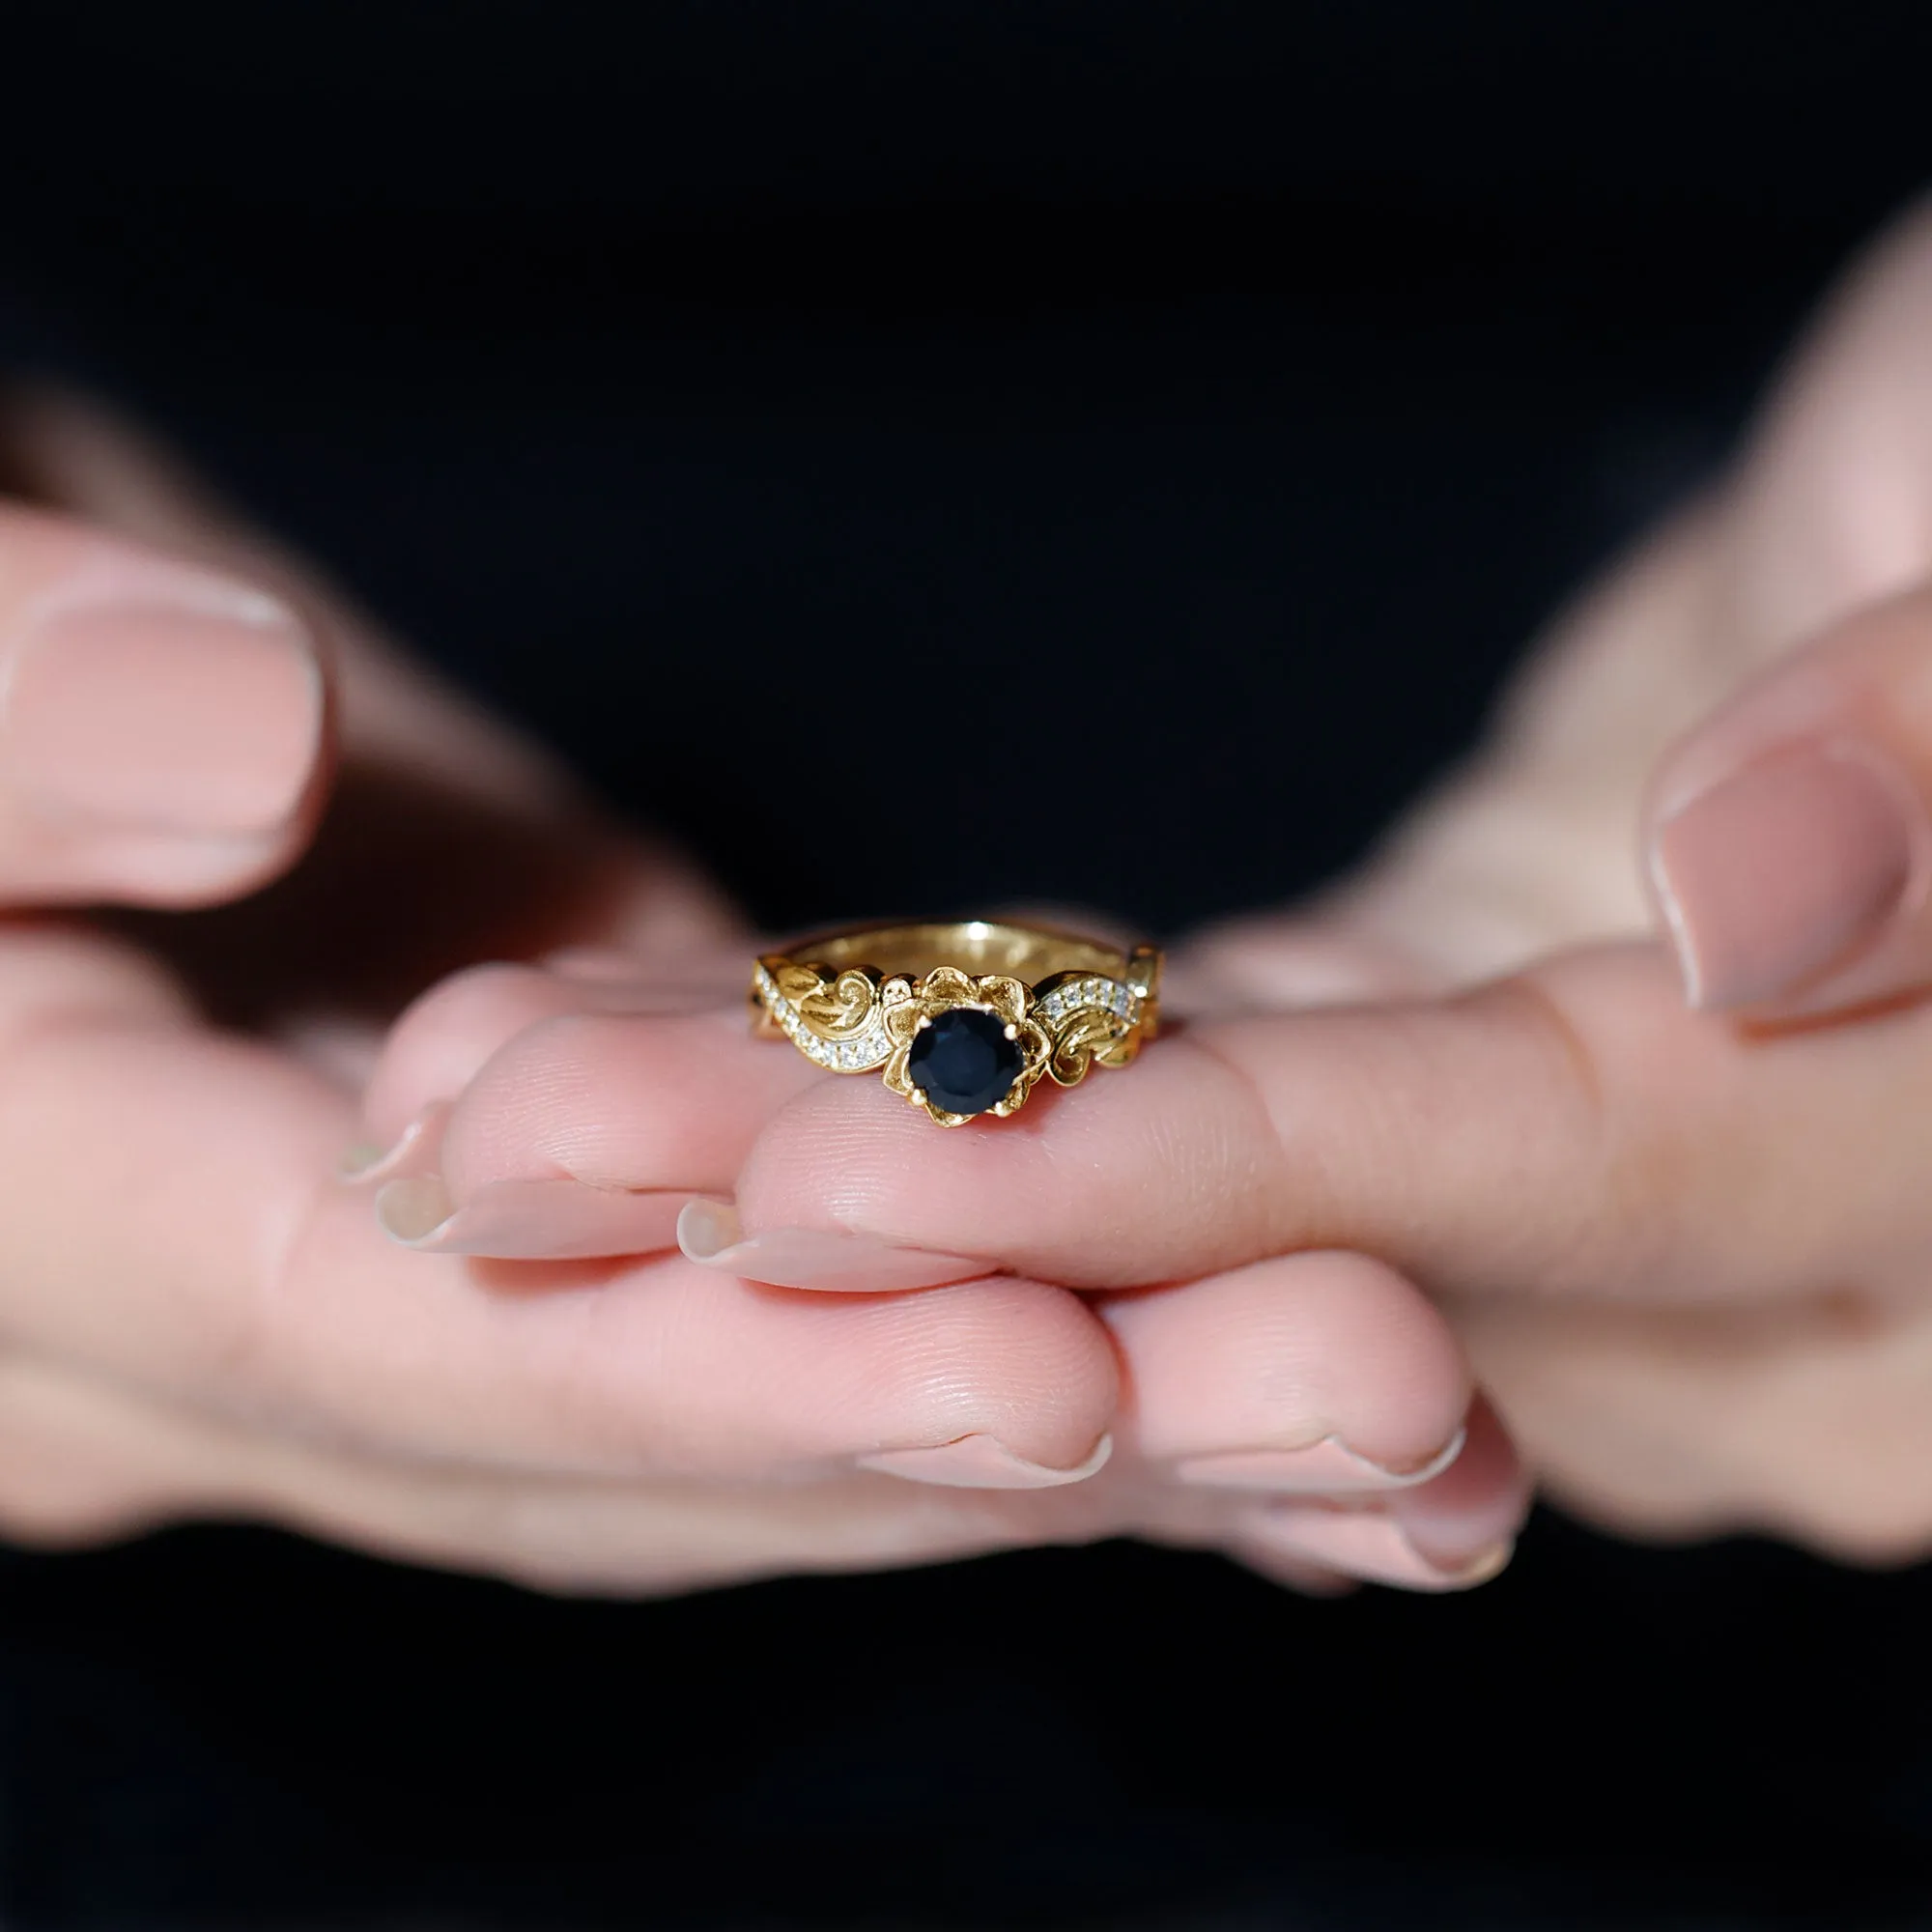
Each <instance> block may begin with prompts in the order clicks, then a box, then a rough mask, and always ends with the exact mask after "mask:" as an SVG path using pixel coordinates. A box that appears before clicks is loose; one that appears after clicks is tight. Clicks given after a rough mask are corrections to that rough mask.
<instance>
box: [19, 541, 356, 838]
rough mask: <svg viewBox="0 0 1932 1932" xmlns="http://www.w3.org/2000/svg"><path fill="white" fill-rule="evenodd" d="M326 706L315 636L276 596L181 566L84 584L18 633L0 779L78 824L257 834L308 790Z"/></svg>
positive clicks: (46, 814)
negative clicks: (110, 584) (112, 582)
mask: <svg viewBox="0 0 1932 1932" xmlns="http://www.w3.org/2000/svg"><path fill="white" fill-rule="evenodd" d="M323 704H324V697H323V682H322V675H321V671H320V669H319V668H318V667H317V663H316V658H315V653H314V649H313V647H312V644H311V642H310V639H309V637H308V634H307V632H306V631H305V630H304V629H303V627H302V625H301V624H300V622H299V621H298V619H297V618H296V616H295V614H294V613H293V612H292V611H288V610H287V609H285V608H284V607H283V606H282V605H280V604H278V603H277V602H275V601H274V600H273V599H272V598H269V597H265V596H262V595H260V594H259V593H257V592H255V591H251V590H248V589H246V588H244V587H243V586H241V585H240V584H233V585H231V584H227V583H225V582H222V581H221V580H217V579H211V578H207V577H204V576H202V575H200V574H198V573H194V572H188V571H182V572H173V571H156V572H155V573H154V575H153V578H152V581H151V580H150V579H149V578H148V577H147V576H146V575H145V574H144V575H143V576H142V577H141V578H139V579H137V580H134V581H133V582H123V583H120V584H117V585H116V586H115V594H113V595H111V596H110V595H108V594H106V586H104V585H99V584H94V585H89V586H87V591H86V597H85V601H82V598H81V596H80V594H79V593H78V592H75V593H71V594H68V595H64V596H61V597H59V598H58V599H57V600H55V601H51V602H49V603H47V604H45V605H43V607H42V608H41V610H40V611H39V613H38V614H37V616H36V617H35V618H34V620H33V622H32V623H31V626H30V627H29V628H28V629H27V631H26V632H25V633H24V634H23V635H21V636H20V637H19V638H18V639H16V640H15V643H14V652H13V660H12V664H11V667H10V668H9V674H8V678H7V684H6V692H5V698H4V704H0V775H4V779H5V781H6V783H7V784H8V786H9V787H10V788H11V789H12V790H13V792H14V795H15V796H16V797H17V798H19V799H20V800H21V801H22V803H24V804H25V805H26V806H27V807H28V808H29V809H30V810H33V811H35V812H36V813H37V814H38V815H40V816H41V817H43V818H45V819H48V820H51V821H53V822H56V823H58V824H62V825H70V826H73V827H75V828H77V829H83V830H84V829H90V828H93V829H105V830H121V831H141V832H148V833H159V834H163V835H166V834H174V835H186V836H201V837H213V838H221V837H237V836H246V835H251V834H252V835H258V836H259V835H261V834H265V833H269V832H272V831H274V830H276V829H277V828H278V827H280V826H282V825H284V824H286V823H287V821H288V819H289V818H290V816H291V815H292V814H293V813H294V811H295V810H296V808H297V807H298V805H299V804H300V802H301V800H302V797H303V794H304V793H305V792H306V791H307V789H308V786H309V783H310V781H311V780H312V778H313V776H314V770H315V764H316V759H317V756H318V753H319V749H320V744H321V733H322V721H323Z"/></svg>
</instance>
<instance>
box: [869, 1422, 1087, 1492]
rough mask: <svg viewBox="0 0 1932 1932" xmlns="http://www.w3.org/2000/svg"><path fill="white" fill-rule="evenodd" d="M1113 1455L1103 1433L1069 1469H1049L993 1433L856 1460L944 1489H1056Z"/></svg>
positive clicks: (886, 1451) (1083, 1478)
mask: <svg viewBox="0 0 1932 1932" xmlns="http://www.w3.org/2000/svg"><path fill="white" fill-rule="evenodd" d="M1113 1453H1114V1438H1113V1437H1112V1436H1111V1435H1103V1436H1101V1438H1100V1439H1099V1441H1098V1442H1096V1443H1095V1444H1094V1448H1093V1451H1092V1453H1091V1454H1090V1455H1089V1456H1088V1457H1087V1458H1086V1460H1085V1461H1084V1462H1081V1463H1075V1464H1074V1466H1073V1467H1072V1468H1070V1469H1055V1468H1050V1467H1049V1466H1048V1465H1047V1464H1046V1463H1029V1462H1028V1461H1027V1460H1026V1458H1025V1457H1024V1456H1015V1455H1014V1454H1013V1452H1012V1451H1011V1450H1010V1449H1009V1448H1008V1447H1007V1446H1006V1444H1005V1443H1004V1442H1002V1441H1000V1440H999V1438H998V1437H997V1436H992V1435H962V1436H960V1437H959V1438H958V1440H957V1441H953V1442H940V1443H936V1444H934V1446H933V1447H931V1448H929V1449H881V1450H879V1451H878V1452H877V1453H876V1454H874V1455H870V1456H861V1457H860V1458H859V1459H858V1462H859V1466H860V1468H862V1469H872V1470H876V1471H877V1472H878V1473H879V1474H880V1475H882V1476H899V1477H902V1478H903V1479H904V1480H905V1481H906V1482H908V1483H933V1484H937V1485H938V1486H939V1487H940V1488H942V1489H948V1490H1057V1489H1064V1488H1065V1486H1066V1485H1067V1484H1068V1483H1084V1482H1085V1481H1086V1480H1087V1478H1088V1477H1089V1476H1092V1475H1095V1474H1097V1473H1098V1472H1099V1471H1100V1470H1101V1469H1102V1468H1104V1467H1105V1466H1106V1462H1107V1458H1108V1457H1109V1456H1111V1455H1112V1454H1113Z"/></svg>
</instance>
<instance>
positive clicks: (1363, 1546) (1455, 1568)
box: [1246, 1504, 1514, 1590]
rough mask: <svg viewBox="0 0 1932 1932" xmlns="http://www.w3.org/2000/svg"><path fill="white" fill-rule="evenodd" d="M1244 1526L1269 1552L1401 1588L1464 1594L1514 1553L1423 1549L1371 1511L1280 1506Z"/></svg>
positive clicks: (1497, 1547)
mask: <svg viewBox="0 0 1932 1932" xmlns="http://www.w3.org/2000/svg"><path fill="white" fill-rule="evenodd" d="M1246 1526H1247V1529H1248V1532H1249V1534H1250V1535H1252V1536H1254V1537H1255V1538H1256V1539H1257V1540H1259V1541H1260V1542H1262V1543H1263V1544H1264V1545H1265V1546H1266V1547H1267V1548H1270V1549H1276V1550H1280V1551H1283V1552H1285V1553H1287V1554H1290V1555H1294V1556H1300V1557H1305V1558H1307V1559H1309V1560H1310V1561H1312V1562H1316V1563H1321V1564H1325V1565H1326V1566H1327V1567H1328V1568H1329V1569H1331V1570H1340V1571H1342V1572H1343V1573H1344V1574H1345V1575H1347V1576H1350V1577H1360V1578H1362V1580H1363V1581H1364V1582H1369V1583H1393V1584H1395V1585H1397V1586H1398V1587H1399V1588H1402V1589H1407V1590H1466V1589H1468V1588H1469V1587H1470V1586H1471V1585H1473V1584H1476V1583H1486V1582H1488V1581H1489V1579H1490V1578H1491V1577H1493V1576H1495V1575H1496V1574H1497V1573H1498V1572H1499V1571H1501V1570H1502V1569H1503V1568H1504V1567H1505V1566H1506V1565H1507V1564H1508V1562H1509V1560H1510V1556H1511V1553H1512V1551H1513V1549H1514V1545H1513V1544H1512V1543H1510V1542H1509V1541H1507V1540H1504V1541H1500V1542H1494V1543H1491V1544H1489V1545H1487V1546H1486V1547H1485V1548H1481V1549H1477V1550H1475V1551H1460V1550H1459V1551H1457V1552H1456V1553H1455V1554H1454V1555H1453V1556H1452V1555H1450V1554H1448V1553H1447V1552H1445V1551H1444V1550H1442V1549H1439V1548H1430V1549H1429V1550H1427V1551H1425V1550H1424V1549H1423V1548H1419V1547H1418V1545H1417V1542H1416V1540H1415V1538H1414V1536H1413V1534H1412V1532H1411V1531H1410V1529H1409V1528H1408V1527H1406V1525H1404V1524H1403V1523H1401V1522H1398V1521H1397V1520H1395V1519H1394V1518H1393V1517H1390V1516H1385V1515H1384V1514H1382V1512H1380V1511H1379V1510H1372V1509H1361V1510H1330V1509H1321V1508H1319V1507H1317V1506H1316V1505H1314V1504H1298V1505H1293V1506H1281V1507H1276V1508H1274V1509H1269V1510H1264V1511H1260V1512H1258V1513H1257V1514H1256V1515H1255V1516H1254V1517H1252V1518H1250V1519H1249V1520H1248V1523H1247V1525H1246Z"/></svg>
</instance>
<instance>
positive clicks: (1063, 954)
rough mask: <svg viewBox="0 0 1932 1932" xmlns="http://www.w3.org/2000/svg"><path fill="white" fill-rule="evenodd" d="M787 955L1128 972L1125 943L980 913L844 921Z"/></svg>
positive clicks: (838, 963) (973, 967)
mask: <svg viewBox="0 0 1932 1932" xmlns="http://www.w3.org/2000/svg"><path fill="white" fill-rule="evenodd" d="M785 954H786V956H787V957H789V958H792V959H796V960H797V961H799V962H800V963H801V964H802V965H813V966H830V967H838V968H842V967H846V966H874V967H877V968H878V970H879V971H880V972H881V973H886V974H892V973H906V974H922V973H929V972H931V971H932V969H933V968H934V967H935V966H956V967H958V968H959V970H960V971H961V972H964V973H972V974H975V975H978V974H984V973H1009V974H1011V975H1012V976H1013V978H1015V979H1017V980H1029V981H1032V980H1043V979H1045V978H1046V977H1047V976H1048V975H1049V974H1053V973H1104V974H1106V975H1107V976H1108V977H1109V978H1111V979H1116V980H1119V979H1122V978H1123V977H1124V976H1125V974H1126V970H1127V956H1128V955H1127V951H1126V949H1125V948H1124V947H1121V946H1111V945H1109V944H1107V942H1106V941H1104V940H1098V939H1086V938H1083V937H1081V936H1080V935H1079V934H1078V933H1072V932H1059V931H1056V930H1055V929H1054V928H1053V927H1051V926H1045V925H1011V924H1007V923H1003V922H999V921H994V920H983V919H969V920H952V921H944V920H942V921H928V922H925V923H921V924H915V925H863V926H860V925H855V926H847V927H844V928H841V929H840V930H838V931H837V932H826V933H820V934H818V935H816V936H815V937H812V938H810V939H803V940H799V941H798V942H796V943H795V944H793V945H790V946H787V947H786V948H785Z"/></svg>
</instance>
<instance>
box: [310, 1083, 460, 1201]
mask: <svg viewBox="0 0 1932 1932" xmlns="http://www.w3.org/2000/svg"><path fill="white" fill-rule="evenodd" d="M449 1112H450V1107H449V1102H448V1101H447V1100H432V1101H431V1102H430V1103H429V1105H428V1106H426V1107H425V1108H424V1109H423V1110H422V1112H421V1113H419V1114H418V1115H417V1116H416V1117H415V1119H414V1120H412V1122H410V1123H409V1125H408V1126H406V1127H405V1128H404V1129H403V1130H402V1132H401V1133H400V1134H398V1135H397V1136H396V1138H395V1139H394V1140H393V1141H391V1142H390V1143H389V1144H388V1146H387V1147H384V1145H383V1143H382V1142H381V1141H358V1142H357V1143H356V1144H355V1146H354V1147H353V1148H351V1149H350V1150H349V1151H348V1152H347V1153H345V1154H344V1155H343V1156H342V1159H341V1160H340V1162H338V1163H337V1166H336V1170H335V1171H336V1174H337V1175H338V1176H339V1177H340V1179H343V1180H344V1181H346V1182H348V1184H349V1185H351V1186H352V1187H359V1186H366V1185H367V1184H368V1183H369V1182H370V1181H372V1180H398V1179H402V1178H403V1177H404V1176H406V1175H412V1174H428V1173H430V1172H432V1171H433V1170H434V1168H435V1166H436V1163H437V1157H438V1155H439V1154H440V1152H441V1151H442V1130H443V1128H444V1127H446V1126H447V1125H448V1124H449Z"/></svg>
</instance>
